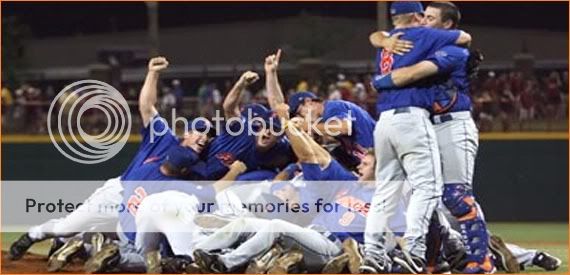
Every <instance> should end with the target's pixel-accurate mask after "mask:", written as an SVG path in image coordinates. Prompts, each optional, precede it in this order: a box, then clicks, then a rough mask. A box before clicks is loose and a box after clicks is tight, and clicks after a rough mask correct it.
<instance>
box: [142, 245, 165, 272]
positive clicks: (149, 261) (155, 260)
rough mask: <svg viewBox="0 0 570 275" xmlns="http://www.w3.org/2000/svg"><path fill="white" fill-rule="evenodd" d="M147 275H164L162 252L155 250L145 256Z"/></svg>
mask: <svg viewBox="0 0 570 275" xmlns="http://www.w3.org/2000/svg"><path fill="white" fill-rule="evenodd" d="M144 262H145V265H146V273H147V274H162V264H161V256H160V251H158V250H154V251H150V252H147V253H146V255H144Z"/></svg>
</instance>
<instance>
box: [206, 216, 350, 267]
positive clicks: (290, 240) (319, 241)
mask: <svg viewBox="0 0 570 275" xmlns="http://www.w3.org/2000/svg"><path fill="white" fill-rule="evenodd" d="M277 240H279V241H280V244H282V245H283V246H284V248H286V249H287V248H292V247H293V246H294V245H298V246H299V247H300V248H301V250H302V251H303V259H304V262H305V266H306V267H307V269H308V271H309V273H320V271H321V269H322V268H323V267H324V265H325V264H326V263H327V262H328V261H329V260H330V259H332V258H333V257H335V256H337V255H338V254H340V252H341V250H342V249H341V245H340V242H338V241H337V242H333V241H331V240H330V239H328V238H327V237H325V236H324V235H323V234H321V233H319V232H317V231H315V230H313V229H309V228H305V227H301V226H298V225H296V224H293V223H289V222H286V221H283V220H264V219H257V218H239V219H236V220H234V221H232V222H231V223H229V224H228V225H226V226H224V227H222V228H220V229H218V230H217V231H216V232H214V233H213V234H212V235H210V236H208V237H207V238H205V239H203V240H202V241H200V242H199V243H198V244H197V245H196V248H197V249H202V250H206V251H212V250H215V249H224V248H229V247H232V246H234V245H235V244H237V243H240V242H242V243H241V244H240V245H239V246H238V247H237V248H236V249H235V250H232V251H230V252H228V253H225V254H222V255H220V260H221V261H222V262H223V263H224V265H225V266H226V267H227V268H228V269H229V270H232V269H234V268H236V267H239V266H243V265H245V264H246V263H248V262H249V261H250V260H251V259H253V258H254V257H256V256H258V255H261V254H263V253H265V252H267V251H269V249H271V247H272V246H273V244H274V243H275V242H276V241H277Z"/></svg>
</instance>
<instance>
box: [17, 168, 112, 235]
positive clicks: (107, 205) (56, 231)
mask: <svg viewBox="0 0 570 275" xmlns="http://www.w3.org/2000/svg"><path fill="white" fill-rule="evenodd" d="M122 191H123V186H122V185H121V180H120V177H116V178H112V179H109V180H107V181H106V182H105V184H103V186H101V187H100V188H98V189H97V190H95V192H94V193H93V194H91V196H89V198H87V200H85V202H83V204H82V205H81V206H79V207H78V208H77V209H76V210H75V211H73V212H72V213H70V214H69V215H67V216H65V217H63V218H59V219H52V220H49V221H47V222H45V223H43V224H40V225H37V226H33V227H31V228H30V230H29V231H28V234H29V235H30V237H31V238H32V239H33V240H35V241H40V240H44V239H48V238H55V237H70V236H73V235H75V234H77V233H80V232H85V231H97V232H115V227H116V225H117V222H118V219H119V212H118V207H119V205H120V204H121V201H122V199H123V197H122V195H121V192H122Z"/></svg>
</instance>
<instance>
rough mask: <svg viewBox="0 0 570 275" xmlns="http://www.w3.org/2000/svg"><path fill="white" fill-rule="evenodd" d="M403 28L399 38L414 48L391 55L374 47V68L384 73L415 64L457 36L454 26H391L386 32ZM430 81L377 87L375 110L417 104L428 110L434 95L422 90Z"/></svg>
mask: <svg viewBox="0 0 570 275" xmlns="http://www.w3.org/2000/svg"><path fill="white" fill-rule="evenodd" d="M397 32H403V33H404V34H403V35H402V36H401V39H404V40H409V41H412V42H413V43H414V48H413V49H412V50H411V51H410V52H409V53H407V54H405V55H395V54H392V53H389V52H388V51H385V50H378V53H377V60H376V64H377V72H378V74H381V75H385V74H388V73H390V72H391V71H392V70H395V69H398V68H402V67H406V66H410V65H413V64H416V63H418V62H420V61H422V60H424V59H426V58H427V57H428V56H430V55H432V54H433V53H435V52H436V51H437V50H439V49H441V48H443V47H444V46H448V45H454V44H455V42H456V41H457V39H458V38H459V35H460V32H459V31H457V30H452V31H449V30H438V29H432V28H425V27H412V28H403V29H394V30H392V31H391V32H390V35H392V34H394V33H397ZM430 84H431V83H426V84H425V85H421V84H415V85H413V86H410V87H405V88H399V89H389V90H382V91H379V95H378V101H377V104H376V111H377V112H378V113H381V112H383V111H386V110H391V109H395V108H400V107H411V106H413V107H420V108H424V109H427V110H431V107H432V103H433V101H434V99H433V98H434V95H433V94H432V93H429V92H426V90H427V88H428V87H429V86H430Z"/></svg>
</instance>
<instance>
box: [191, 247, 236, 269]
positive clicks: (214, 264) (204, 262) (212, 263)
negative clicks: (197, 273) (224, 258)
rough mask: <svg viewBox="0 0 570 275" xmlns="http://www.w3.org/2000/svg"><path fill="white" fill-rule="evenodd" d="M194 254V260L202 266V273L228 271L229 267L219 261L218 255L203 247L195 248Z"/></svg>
mask: <svg viewBox="0 0 570 275" xmlns="http://www.w3.org/2000/svg"><path fill="white" fill-rule="evenodd" d="M192 255H193V256H194V262H195V263H196V264H197V265H198V266H199V267H200V270H202V273H228V269H227V268H226V266H225V265H224V264H223V263H221V262H220V261H219V258H218V256H217V255H215V254H211V253H208V252H206V251H205V250H202V249H196V250H194V253H192Z"/></svg>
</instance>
